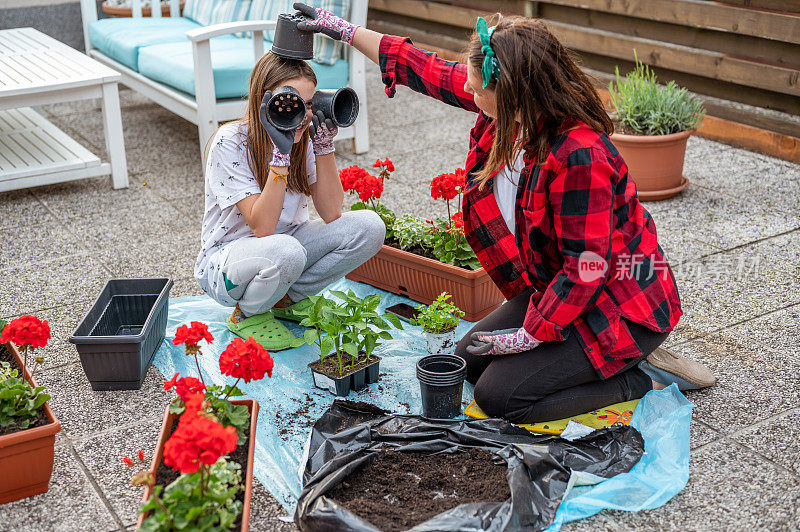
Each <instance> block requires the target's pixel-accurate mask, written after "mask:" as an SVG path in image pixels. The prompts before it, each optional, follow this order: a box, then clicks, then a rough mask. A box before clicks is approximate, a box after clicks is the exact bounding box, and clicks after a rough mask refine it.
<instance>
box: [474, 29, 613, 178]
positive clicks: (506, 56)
mask: <svg viewBox="0 0 800 532" xmlns="http://www.w3.org/2000/svg"><path fill="white" fill-rule="evenodd" d="M491 45H492V49H493V50H494V53H495V56H496V57H497V63H498V66H499V74H498V76H497V79H494V78H493V79H492V80H491V81H490V82H489V85H488V86H487V88H488V89H494V91H495V95H496V97H497V123H496V132H495V139H494V144H493V146H492V149H491V152H490V153H489V160H488V161H487V163H486V164H485V165H484V167H483V169H482V170H481V171H480V172H479V173H478V176H477V179H478V180H479V182H480V186H481V187H482V186H483V185H485V184H486V181H488V180H489V178H490V176H491V175H492V174H493V173H494V172H495V171H497V170H498V169H500V168H503V167H505V166H507V165H511V164H512V163H513V161H514V159H515V158H516V156H517V153H518V152H519V151H520V150H521V149H523V148H524V147H528V148H530V149H532V150H533V152H534V154H535V155H536V161H537V162H538V163H539V164H541V163H543V162H544V160H545V159H546V158H547V154H548V152H549V144H548V140H549V139H551V138H552V137H553V136H554V135H555V134H556V132H557V131H558V129H559V127H561V125H562V124H563V123H564V122H565V121H566V120H570V119H572V120H579V121H581V122H584V123H585V124H587V125H588V126H589V127H591V128H592V129H594V130H596V131H601V132H604V133H606V134H609V135H610V134H611V133H612V132H613V131H614V125H613V124H612V122H611V119H610V118H609V116H608V114H607V113H606V111H605V109H603V104H602V102H601V101H600V97H599V96H598V95H597V92H596V91H595V89H594V87H593V86H592V83H591V82H590V80H589V77H588V76H587V75H586V74H584V73H583V72H582V71H581V69H580V68H578V66H577V65H576V64H575V59H574V58H573V56H572V54H571V53H570V52H569V51H568V50H567V49H566V48H565V47H564V46H563V45H562V44H561V43H560V42H559V41H558V39H556V38H555V36H553V34H552V33H550V31H549V30H548V29H547V27H546V26H545V24H544V23H543V22H542V21H541V20H538V19H531V18H526V17H520V16H512V17H506V18H503V19H502V20H500V21H499V22H498V23H497V26H496V27H495V29H494V32H493V33H492V36H491ZM467 54H468V57H469V63H470V68H471V69H473V71H477V72H478V73H480V71H481V65H483V52H482V51H481V41H480V37H478V34H477V32H475V33H473V35H472V39H471V40H470V43H469V47H468V49H467ZM479 79H480V78H479ZM517 112H519V114H520V119H521V127H522V131H523V135H522V137H521V142H519V143H517V142H516V138H517V122H516V114H517ZM539 119H541V120H542V128H541V130H540V131H538V133H537V120H539Z"/></svg>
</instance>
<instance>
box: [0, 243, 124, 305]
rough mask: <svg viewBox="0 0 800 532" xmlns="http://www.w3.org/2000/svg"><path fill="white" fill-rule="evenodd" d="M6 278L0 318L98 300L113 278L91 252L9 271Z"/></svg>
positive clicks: (4, 275)
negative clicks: (101, 291) (107, 283)
mask: <svg viewBox="0 0 800 532" xmlns="http://www.w3.org/2000/svg"><path fill="white" fill-rule="evenodd" d="M2 276H3V278H4V281H3V297H2V298H0V317H2V316H15V315H19V314H32V313H35V312H37V311H39V310H41V309H46V308H51V307H55V306H60V305H66V304H75V303H81V302H86V301H94V299H95V298H96V297H97V295H98V294H99V293H100V290H102V288H103V286H105V283H106V281H107V280H108V278H109V274H108V272H107V271H106V270H105V268H103V266H102V265H101V264H100V262H99V261H97V260H96V259H95V258H94V257H93V256H92V254H89V253H81V254H77V255H72V256H69V257H61V258H58V259H53V260H50V261H42V262H36V263H29V264H24V265H20V266H15V267H13V268H7V269H5V270H3V271H2Z"/></svg>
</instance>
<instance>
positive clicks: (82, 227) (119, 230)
mask: <svg viewBox="0 0 800 532" xmlns="http://www.w3.org/2000/svg"><path fill="white" fill-rule="evenodd" d="M65 224H66V226H67V227H68V228H69V230H70V231H72V232H73V233H75V234H76V235H77V236H78V237H79V238H80V239H81V240H82V241H83V242H85V243H86V246H87V247H88V248H89V249H91V250H94V251H98V252H99V251H102V250H104V249H108V248H109V247H110V246H113V245H117V246H121V245H125V246H128V247H129V248H131V249H138V251H139V252H140V253H143V254H147V253H149V251H148V250H147V248H146V247H144V245H145V244H146V243H147V242H150V241H152V240H155V239H160V238H164V236H165V235H171V234H175V233H183V232H184V231H185V229H186V223H185V222H184V221H183V215H182V213H181V212H180V211H178V210H176V209H175V208H174V207H172V205H170V204H169V203H168V202H166V201H164V200H159V201H158V202H155V203H150V204H143V205H132V206H130V207H129V208H127V209H125V210H124V211H111V212H109V211H99V212H95V213H93V214H87V215H85V216H80V217H73V218H69V219H68V220H66V221H65ZM198 238H200V236H199V231H198ZM138 246H142V247H138Z"/></svg>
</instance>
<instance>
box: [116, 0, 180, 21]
mask: <svg viewBox="0 0 800 532" xmlns="http://www.w3.org/2000/svg"><path fill="white" fill-rule="evenodd" d="M185 3H186V2H185V0H181V5H180V12H181V13H183V5H184V4H185ZM100 8H101V9H102V10H103V13H105V14H106V15H108V16H109V18H123V17H132V16H133V10H132V9H131V8H130V7H121V6H111V5H108V2H103V5H102V6H100ZM142 16H143V17H149V16H150V6H142ZM161 16H162V17H168V16H170V13H169V3H162V4H161Z"/></svg>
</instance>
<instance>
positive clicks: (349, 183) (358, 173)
mask: <svg viewBox="0 0 800 532" xmlns="http://www.w3.org/2000/svg"><path fill="white" fill-rule="evenodd" d="M367 176H370V174H369V172H367V171H366V170H365V169H363V168H361V167H360V166H358V165H357V164H354V165H353V166H348V167H347V168H342V169H341V170H340V171H339V179H340V180H341V181H342V188H343V189H345V190H348V191H355V190H356V189H357V187H358V185H359V183H360V182H361V180H362V179H363V178H364V177H367ZM370 177H371V176H370Z"/></svg>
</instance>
